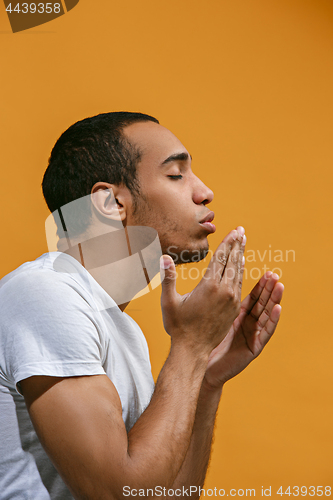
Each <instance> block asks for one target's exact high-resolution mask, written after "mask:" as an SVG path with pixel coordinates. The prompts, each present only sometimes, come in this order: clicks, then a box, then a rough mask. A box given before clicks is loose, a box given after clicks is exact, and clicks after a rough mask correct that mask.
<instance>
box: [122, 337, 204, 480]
mask: <svg viewBox="0 0 333 500" xmlns="http://www.w3.org/2000/svg"><path fill="white" fill-rule="evenodd" d="M206 365H207V358H206V357H205V356H200V357H196V356H193V355H191V353H189V352H188V350H187V349H185V347H183V346H181V347H179V346H177V348H174V349H171V352H170V355H169V357H168V359H167V361H166V363H165V365H164V367H163V369H162V371H161V373H160V376H159V378H158V381H157V384H156V389H155V392H154V394H153V396H152V399H151V402H150V404H149V406H148V407H147V409H146V410H145V412H144V413H143V414H142V415H141V417H140V418H139V420H138V421H137V423H136V424H135V425H134V427H133V428H132V429H131V431H130V432H129V434H128V465H129V469H130V470H131V471H132V474H130V475H129V476H128V477H131V479H130V480H132V481H133V485H134V484H135V483H136V484H138V481H139V482H140V484H141V486H140V487H142V488H153V487H155V486H165V487H171V486H172V484H173V482H174V480H175V478H176V476H177V474H178V472H179V470H180V468H181V466H182V463H183V462H184V459H185V455H186V453H187V450H188V449H189V446H190V442H191V440H192V439H191V438H192V435H193V426H194V422H195V418H196V413H197V403H198V397H199V393H200V388H201V385H202V380H203V377H204V373H205V369H206ZM198 424H199V423H198ZM195 442H196V438H195ZM133 471H135V473H133ZM133 487H135V486H133Z"/></svg>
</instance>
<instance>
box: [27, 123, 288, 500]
mask: <svg viewBox="0 0 333 500" xmlns="http://www.w3.org/2000/svg"><path fill="white" fill-rule="evenodd" d="M126 133H127V134H128V136H129V138H130V140H132V141H133V142H135V143H136V144H137V145H138V144H139V145H140V147H141V149H142V150H143V156H142V160H141V164H140V166H139V167H140V168H139V174H140V176H141V177H139V180H140V181H142V185H144V186H145V193H144V195H145V199H146V200H147V201H148V204H149V206H150V207H154V210H153V211H152V210H147V211H145V210H142V212H141V215H140V217H138V215H137V214H133V210H132V207H133V203H132V198H131V194H130V193H129V192H128V190H126V188H125V187H123V186H112V189H113V192H114V196H115V199H116V200H117V205H118V212H119V213H118V215H117V216H118V217H120V218H122V219H121V220H123V222H124V223H125V225H126V224H129V225H136V224H138V225H140V224H142V223H146V225H150V224H152V227H154V228H155V229H156V230H157V231H158V233H159V235H160V233H161V236H162V238H161V243H162V248H163V251H164V253H165V260H166V264H169V267H168V268H167V269H165V270H164V271H165V279H164V280H163V283H162V297H161V306H162V312H163V320H164V325H165V329H166V331H167V332H168V333H169V335H170V336H171V349H170V354H169V356H168V359H167V360H166V362H165V365H164V367H163V369H162V371H161V373H160V375H159V378H158V381H157V383H156V389H155V392H154V394H153V396H152V399H151V402H150V404H149V406H148V407H147V409H146V410H145V412H144V413H143V414H142V415H141V416H140V418H139V419H138V421H137V422H136V424H135V425H134V427H133V428H132V429H131V431H130V432H129V433H128V434H127V432H126V429H125V426H124V422H123V420H122V409H121V403H120V399H119V396H118V393H117V391H116V389H115V387H114V385H113V383H112V382H111V380H110V379H109V378H108V377H107V376H106V375H96V376H90V377H72V378H65V379H59V378H55V377H44V376H38V377H37V376H36V377H30V378H28V379H25V380H22V381H21V387H22V391H23V394H24V397H25V400H26V404H27V407H28V410H29V413H30V416H31V419H32V422H33V424H34V427H35V429H36V432H37V435H38V437H39V439H40V441H41V443H42V445H43V446H44V448H45V450H46V452H47V453H48V455H49V457H50V458H51V460H52V461H53V463H54V464H55V466H56V468H57V469H58V471H59V473H60V475H61V476H62V477H63V479H64V481H65V482H66V483H67V485H68V487H69V489H70V490H71V492H72V494H73V496H74V497H75V498H77V499H90V498H91V499H94V500H96V499H99V498H100V499H103V500H104V499H112V500H113V499H118V498H123V487H124V486H125V485H127V486H130V487H131V488H136V489H140V488H144V489H146V488H154V487H155V486H165V487H167V488H174V489H176V488H181V487H182V486H185V487H188V486H190V485H198V486H200V485H201V486H202V484H203V481H204V478H205V474H206V469H207V465H208V460H209V455H210V448H211V439H212V434H213V428H214V421H215V415H216V410H217V407H218V403H219V400H220V397H221V393H222V388H223V385H224V384H225V382H226V381H227V380H229V379H230V378H232V377H233V376H235V375H237V374H238V373H239V372H241V371H242V370H243V369H244V368H245V367H246V366H247V365H248V364H249V363H250V362H251V361H252V360H253V359H254V358H255V357H256V356H258V355H259V354H260V352H261V351H262V349H263V347H264V346H265V345H266V343H267V342H268V341H269V339H270V338H271V336H272V334H273V333H274V330H275V328H276V325H277V323H278V320H279V316H280V311H281V307H280V305H279V302H280V300H281V298H282V293H283V285H282V284H280V283H278V277H277V276H276V275H271V274H270V273H266V274H265V275H264V276H263V277H262V278H261V279H260V281H259V282H258V284H257V285H256V287H255V288H254V289H253V291H252V292H251V294H250V295H249V296H248V297H247V298H245V300H244V301H243V302H242V303H241V284H242V274H243V263H242V257H243V253H244V246H245V245H244V244H243V243H245V236H244V229H243V228H242V227H240V226H239V227H238V228H237V230H233V231H231V232H230V233H229V234H228V235H227V236H226V237H225V238H224V240H223V241H222V243H221V244H220V245H219V247H218V249H217V251H216V252H215V254H214V256H213V257H212V260H211V262H210V264H209V266H208V269H207V272H206V275H205V277H204V278H203V279H202V280H201V282H200V283H199V284H198V285H197V287H196V288H195V289H194V290H193V291H192V292H191V293H190V294H187V295H185V296H181V295H179V294H178V293H177V292H176V278H175V264H174V262H173V260H172V259H171V258H170V257H169V256H168V255H167V252H166V250H167V248H168V245H170V244H175V245H177V246H178V247H179V249H180V250H181V249H184V248H186V249H190V250H193V251H194V250H195V251H196V250H198V249H199V250H202V251H205V249H206V250H207V249H208V243H207V235H208V233H207V231H206V230H205V228H204V227H203V226H202V225H201V224H200V220H201V219H202V217H203V216H204V215H205V214H207V212H209V210H208V209H207V207H206V204H208V203H209V202H210V201H211V200H212V192H211V191H210V190H209V189H208V188H207V187H206V186H205V185H204V184H203V183H202V182H201V181H200V180H199V179H198V178H197V177H196V176H194V174H193V173H192V171H191V169H190V164H189V163H188V161H189V160H188V159H187V160H185V164H184V160H180V161H177V162H176V163H175V162H170V163H167V164H166V165H165V166H163V167H162V168H161V169H157V170H155V168H156V167H157V166H158V165H161V164H162V163H163V158H164V159H165V158H169V157H170V155H172V154H173V153H175V154H176V153H177V154H179V152H186V150H185V148H184V146H182V144H181V143H180V142H179V141H178V139H177V138H175V136H173V134H171V132H169V131H166V129H164V128H163V127H161V126H160V125H157V124H154V123H141V124H135V125H132V126H130V127H127V129H126ZM188 158H189V155H188ZM170 169H171V170H170ZM180 171H181V175H182V178H181V179H179V180H180V181H181V182H182V184H178V180H176V182H174V179H173V178H172V177H170V175H172V176H174V175H179V172H180ZM103 184H104V185H105V187H107V186H106V184H105V183H98V185H96V186H95V187H94V188H93V190H94V189H95V191H94V192H96V193H100V194H98V195H97V201H96V209H97V210H99V211H100V213H101V214H102V215H104V216H105V217H110V218H112V217H113V216H114V211H113V209H112V210H111V208H110V206H109V205H108V203H109V201H108V199H109V198H107V197H106V196H105V192H104V189H103ZM154 216H155V219H154ZM138 219H140V220H139V221H138ZM166 219H167V220H168V221H169V222H168V224H169V229H170V232H166V231H165V220H166ZM170 233H171V234H170ZM169 234H170V236H169ZM169 238H170V239H169ZM82 471H84V473H83V472H82ZM192 498H198V496H197V495H193V496H192Z"/></svg>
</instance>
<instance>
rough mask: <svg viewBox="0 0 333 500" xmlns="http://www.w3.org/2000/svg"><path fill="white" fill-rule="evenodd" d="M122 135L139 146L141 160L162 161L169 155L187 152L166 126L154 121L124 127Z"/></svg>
mask: <svg viewBox="0 0 333 500" xmlns="http://www.w3.org/2000/svg"><path fill="white" fill-rule="evenodd" d="M123 133H124V135H125V136H126V137H127V138H128V139H129V141H130V142H131V143H132V144H135V145H136V146H138V147H139V149H140V150H141V152H142V160H145V161H149V160H151V161H153V162H154V163H156V162H157V163H162V162H163V161H164V160H165V159H166V158H168V157H169V156H170V155H173V154H176V153H183V152H184V153H187V150H186V148H185V147H184V146H183V144H182V143H181V142H180V140H179V139H178V138H177V137H176V136H175V135H174V134H173V133H172V132H170V130H168V129H167V128H165V127H163V126H162V125H159V124H158V123H155V122H137V123H133V124H132V125H129V126H127V127H125V128H124V130H123Z"/></svg>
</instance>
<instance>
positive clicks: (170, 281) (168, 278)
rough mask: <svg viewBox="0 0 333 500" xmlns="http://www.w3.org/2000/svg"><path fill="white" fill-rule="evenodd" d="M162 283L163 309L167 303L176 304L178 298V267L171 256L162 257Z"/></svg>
mask: <svg viewBox="0 0 333 500" xmlns="http://www.w3.org/2000/svg"><path fill="white" fill-rule="evenodd" d="M160 269H161V281H162V296H161V302H162V307H163V306H165V305H167V303H170V302H174V301H175V299H176V297H177V292H176V278H177V273H176V266H175V263H174V261H173V260H172V258H171V257H170V256H169V255H162V257H161V259H160Z"/></svg>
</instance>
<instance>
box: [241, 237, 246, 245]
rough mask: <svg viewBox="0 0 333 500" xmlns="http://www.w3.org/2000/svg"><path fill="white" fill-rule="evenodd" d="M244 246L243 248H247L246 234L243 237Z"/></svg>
mask: <svg viewBox="0 0 333 500" xmlns="http://www.w3.org/2000/svg"><path fill="white" fill-rule="evenodd" d="M242 245H243V247H245V245H246V235H245V234H244V236H243V241H242Z"/></svg>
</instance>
